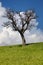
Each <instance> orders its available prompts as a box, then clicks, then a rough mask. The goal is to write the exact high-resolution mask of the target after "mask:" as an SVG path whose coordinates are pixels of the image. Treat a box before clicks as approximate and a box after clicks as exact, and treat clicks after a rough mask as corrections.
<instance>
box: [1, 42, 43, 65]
mask: <svg viewBox="0 0 43 65" xmlns="http://www.w3.org/2000/svg"><path fill="white" fill-rule="evenodd" d="M0 65H43V43H37V44H36V43H35V44H30V45H26V46H3V47H0Z"/></svg>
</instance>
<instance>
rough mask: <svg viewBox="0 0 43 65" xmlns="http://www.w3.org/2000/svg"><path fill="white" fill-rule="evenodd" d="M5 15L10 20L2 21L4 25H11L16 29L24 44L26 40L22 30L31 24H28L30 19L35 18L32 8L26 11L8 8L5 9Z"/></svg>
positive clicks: (28, 27)
mask: <svg viewBox="0 0 43 65" xmlns="http://www.w3.org/2000/svg"><path fill="white" fill-rule="evenodd" d="M6 12H7V14H6V15H7V17H8V19H9V20H10V21H11V22H10V21H9V22H6V23H4V25H5V26H9V25H10V24H11V25H12V29H13V30H14V31H18V32H19V33H20V35H21V38H22V43H23V45H25V44H26V40H25V37H24V32H25V31H26V30H27V29H28V30H30V28H31V27H32V26H33V25H30V22H31V20H32V19H36V13H35V12H34V11H33V10H28V11H26V12H14V11H12V10H10V9H8V10H6Z"/></svg>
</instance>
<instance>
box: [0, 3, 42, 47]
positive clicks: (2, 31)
mask: <svg viewBox="0 0 43 65" xmlns="http://www.w3.org/2000/svg"><path fill="white" fill-rule="evenodd" d="M5 10H6V9H5V8H4V7H2V4H1V2H0V46H1V45H2V46H3V45H16V44H22V39H21V36H20V34H19V33H18V32H16V31H12V29H11V27H9V28H8V29H7V28H4V27H3V26H2V24H3V22H7V21H8V19H7V18H5V17H2V16H3V15H5ZM21 15H22V16H24V13H21ZM18 16H19V15H18ZM18 16H17V15H16V17H17V19H18V18H19V17H18ZM32 21H33V25H34V24H35V25H36V26H37V25H38V23H36V20H32ZM24 36H25V39H26V42H27V43H33V42H43V31H41V30H40V29H37V27H35V28H33V29H32V30H31V31H30V32H29V31H28V30H27V31H26V32H25V34H24Z"/></svg>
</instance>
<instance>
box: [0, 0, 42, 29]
mask: <svg viewBox="0 0 43 65" xmlns="http://www.w3.org/2000/svg"><path fill="white" fill-rule="evenodd" d="M0 2H2V5H3V6H4V7H6V8H11V9H13V10H16V11H26V10H28V9H33V10H35V11H36V13H37V15H38V19H37V20H38V22H39V25H38V27H39V28H40V29H42V30H43V0H0Z"/></svg>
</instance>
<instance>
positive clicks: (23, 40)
mask: <svg viewBox="0 0 43 65" xmlns="http://www.w3.org/2000/svg"><path fill="white" fill-rule="evenodd" d="M19 33H20V35H21V38H22V44H23V45H26V40H25V37H24V35H23V33H22V32H21V31H19Z"/></svg>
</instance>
